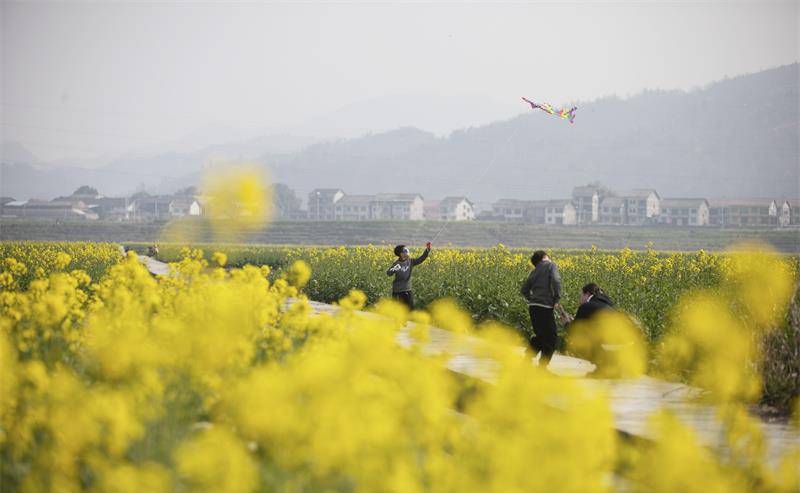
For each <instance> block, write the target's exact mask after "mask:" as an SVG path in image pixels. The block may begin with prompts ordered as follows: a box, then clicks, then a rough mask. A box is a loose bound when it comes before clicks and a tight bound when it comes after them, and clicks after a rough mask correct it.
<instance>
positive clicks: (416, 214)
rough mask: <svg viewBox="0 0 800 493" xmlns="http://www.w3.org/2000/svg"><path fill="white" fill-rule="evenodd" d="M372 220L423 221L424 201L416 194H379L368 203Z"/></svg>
mask: <svg viewBox="0 0 800 493" xmlns="http://www.w3.org/2000/svg"><path fill="white" fill-rule="evenodd" d="M370 217H371V218H372V219H378V220H380V219H400V220H406V221H421V220H423V219H425V201H424V200H423V199H422V196H421V195H420V194H418V193H379V194H377V195H375V196H374V197H373V199H372V201H371V202H370Z"/></svg>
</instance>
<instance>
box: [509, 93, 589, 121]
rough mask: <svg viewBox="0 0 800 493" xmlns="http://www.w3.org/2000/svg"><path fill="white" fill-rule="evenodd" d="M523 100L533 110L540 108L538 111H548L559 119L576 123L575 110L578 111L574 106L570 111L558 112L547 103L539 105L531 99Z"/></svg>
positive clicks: (562, 110)
mask: <svg viewBox="0 0 800 493" xmlns="http://www.w3.org/2000/svg"><path fill="white" fill-rule="evenodd" d="M522 100H523V101H525V102H526V103H528V104H529V105H531V109H534V110H535V109H537V108H538V109H540V110H542V111H546V112H547V113H550V114H551V115H555V116H558V117H560V118H563V119H565V120H569V122H570V123H575V110H577V109H578V107H577V106H573V107H572V108H570V109H569V110H566V109H561V110H556V109H555V108H553V107H552V106H550V105H549V104H547V103H542V104H537V103H534V102H533V101H531V100H529V99H525V98H522Z"/></svg>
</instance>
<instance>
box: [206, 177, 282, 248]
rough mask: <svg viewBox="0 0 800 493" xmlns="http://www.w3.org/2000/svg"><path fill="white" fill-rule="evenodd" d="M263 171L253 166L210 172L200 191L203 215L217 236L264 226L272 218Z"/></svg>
mask: <svg viewBox="0 0 800 493" xmlns="http://www.w3.org/2000/svg"><path fill="white" fill-rule="evenodd" d="M271 190H272V189H271V187H270V186H269V182H268V180H267V179H266V172H265V171H264V170H263V169H261V168H258V167H257V166H255V165H232V166H227V167H224V168H218V169H214V170H211V171H209V172H208V173H207V174H206V176H205V177H204V179H203V185H202V192H203V200H204V201H205V208H206V215H207V216H208V218H209V221H210V222H211V227H212V228H213V230H214V234H215V235H216V236H217V238H218V239H224V240H227V239H232V238H236V237H238V236H239V235H241V234H246V233H249V232H253V231H258V230H260V229H263V228H264V227H265V226H266V225H267V223H268V222H269V220H270V218H271V217H272V191H271Z"/></svg>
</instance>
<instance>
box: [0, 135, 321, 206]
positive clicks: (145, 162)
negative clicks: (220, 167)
mask: <svg viewBox="0 0 800 493" xmlns="http://www.w3.org/2000/svg"><path fill="white" fill-rule="evenodd" d="M318 141H319V140H318V139H313V138H310V137H297V136H292V135H268V136H262V137H257V138H253V139H248V140H245V141H237V142H229V143H226V144H216V145H210V146H206V147H204V148H202V149H200V150H197V151H193V152H184V153H181V152H163V153H160V154H152V155H151V154H131V155H128V156H125V157H121V158H117V159H115V160H113V161H112V162H111V163H109V164H107V165H104V166H99V167H88V168H87V167H83V166H81V165H80V163H78V164H77V165H74V166H71V165H70V164H69V163H68V162H60V163H59V165H57V166H56V165H51V164H47V163H39V162H37V161H35V160H27V161H25V160H20V159H17V160H10V159H5V158H4V159H3V160H2V162H1V163H0V193H2V195H9V196H12V197H15V198H19V199H27V198H32V197H33V198H48V197H55V196H59V195H67V194H69V193H71V192H72V191H73V190H75V188H77V187H79V186H81V185H91V186H93V187H95V188H97V189H98V190H99V191H100V192H101V193H102V194H104V195H121V194H130V193H132V192H134V191H135V190H137V189H141V188H145V189H147V190H149V191H151V192H157V193H164V192H173V191H175V190H176V189H178V188H183V187H185V186H188V185H192V184H197V183H195V182H198V181H199V179H197V178H196V177H199V176H200V175H201V174H202V170H203V169H204V168H206V167H207V166H209V165H212V164H214V163H218V162H225V161H255V160H256V159H257V158H259V157H260V156H263V155H264V153H266V152H270V153H273V154H278V155H280V154H281V153H290V152H298V151H299V150H300V149H302V148H303V147H304V146H306V145H309V144H312V143H314V142H318ZM3 149H4V152H5V149H6V147H5V146H4V148H3ZM12 150H14V148H12ZM15 153H17V154H18V152H17V151H15Z"/></svg>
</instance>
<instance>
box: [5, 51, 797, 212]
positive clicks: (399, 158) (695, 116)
mask: <svg viewBox="0 0 800 493" xmlns="http://www.w3.org/2000/svg"><path fill="white" fill-rule="evenodd" d="M439 99H441V101H438V102H437V98H430V97H427V96H426V97H420V99H419V100H414V99H413V98H410V99H409V98H406V97H400V98H393V97H387V98H378V99H375V100H371V102H370V101H367V102H365V103H359V104H356V105H351V106H349V107H346V108H343V109H342V110H340V111H338V112H333V113H332V114H330V115H328V116H327V117H324V118H320V119H316V120H313V121H311V122H308V123H307V124H305V125H303V126H302V127H301V128H303V129H305V130H307V131H308V132H309V133H303V134H300V133H297V131H296V130H297V129H294V130H293V131H292V135H312V134H313V135H317V138H310V137H294V136H292V135H277V134H276V135H269V136H266V137H259V138H253V139H243V140H241V139H240V140H235V141H231V143H228V144H220V143H218V142H220V141H219V140H216V141H213V140H207V142H209V144H208V145H205V146H203V147H201V148H197V149H196V150H191V151H185V152H174V151H173V152H158V153H152V154H150V153H147V152H144V153H136V154H131V155H127V156H125V157H122V158H119V159H116V160H114V161H112V162H111V163H109V164H108V165H106V166H102V167H99V168H96V169H85V168H82V167H80V166H72V167H55V166H52V165H46V164H43V163H39V162H38V161H37V160H36V159H35V156H34V157H31V155H29V154H30V153H29V152H27V153H26V152H25V149H24V147H22V146H18V145H14V144H4V146H3V159H2V167H1V168H0V195H4V196H7V195H10V196H13V197H15V198H22V199H24V198H28V197H54V196H58V195H67V194H69V193H71V192H72V191H73V190H74V189H75V188H77V187H78V186H80V185H90V186H93V187H95V188H97V189H98V190H99V191H100V192H101V193H103V194H105V195H114V194H122V193H130V192H132V191H134V190H135V189H137V188H140V187H141V186H144V187H145V188H147V189H148V190H149V191H155V192H171V191H174V190H176V189H178V188H183V187H185V186H188V185H196V184H198V183H199V181H200V178H201V175H202V172H203V169H204V168H205V167H207V166H208V165H210V164H213V163H214V162H217V161H223V160H239V159H245V160H252V161H257V162H261V163H263V164H265V165H266V166H268V167H269V168H270V169H271V170H272V174H273V176H274V178H275V179H276V180H277V181H280V182H282V183H286V184H288V185H289V186H291V187H292V188H294V189H296V190H297V192H298V193H299V194H301V195H303V194H305V193H307V192H309V191H310V190H311V189H313V188H315V187H341V188H343V189H345V190H346V191H347V192H350V193H377V192H420V193H422V194H423V196H425V197H429V198H436V197H443V196H446V195H467V196H468V197H470V198H471V199H473V200H475V201H478V202H490V201H493V200H495V199H496V198H499V197H508V198H527V199H545V198H557V197H567V196H569V194H570V192H571V190H572V187H573V186H575V185H579V184H584V183H587V182H592V181H600V182H602V183H604V184H605V185H607V186H609V187H611V188H612V189H617V190H622V189H627V188H643V187H648V188H655V189H656V190H657V191H658V192H659V193H660V194H661V195H662V196H672V197H681V196H685V197H688V196H703V197H721V196H729V197H735V196H744V197H753V196H760V197H782V196H791V197H797V196H800V165H799V164H798V156H800V149H799V147H800V145H799V143H798V141H800V137H799V134H798V132H800V65H799V64H797V63H795V64H792V65H787V66H783V67H779V68H775V69H771V70H766V71H763V72H759V73H755V74H750V75H744V76H740V77H735V78H730V79H725V80H722V81H718V82H715V83H713V84H709V85H708V86H707V87H705V88H702V89H698V90H694V91H691V92H684V91H660V90H648V91H644V92H643V93H641V94H639V95H637V96H634V97H631V98H628V99H625V100H622V99H619V98H616V97H608V98H603V99H600V100H596V101H592V102H585V103H580V102H579V103H577V105H578V112H577V118H576V120H575V124H574V125H570V124H569V123H567V122H566V121H564V120H560V119H558V118H555V117H553V116H550V115H547V114H545V113H543V112H541V111H532V110H530V109H528V108H527V107H526V106H525V105H524V103H522V102H521V101H519V102H517V103H516V104H519V112H520V115H519V116H517V117H514V118H511V119H507V120H504V121H495V122H494V123H489V124H486V125H482V126H472V127H469V128H464V129H462V130H456V131H453V132H452V133H449V135H447V136H442V133H443V132H442V131H441V130H442V129H446V128H453V125H455V123H454V122H462V123H463V124H464V127H468V126H469V125H471V123H469V122H474V123H475V124H477V123H478V122H480V121H482V120H481V119H484V118H488V120H485V121H493V120H495V119H496V118H497V116H494V117H493V116H492V115H493V114H494V113H492V112H493V111H494V112H496V111H498V110H497V109H496V108H497V107H496V106H491V105H490V104H488V103H487V101H486V100H484V99H481V98H474V101H468V102H466V103H464V99H463V98H459V97H452V96H449V95H445V96H442V97H441V98H439ZM370 104H372V105H374V106H373V107H372V109H370ZM426 107H428V108H435V109H436V111H425V110H424V109H425V108H426ZM493 108H494V109H493ZM423 114H424V115H434V116H428V117H427V118H428V119H427V120H424V119H423V120H420V119H419V118H422V116H421V115H423ZM436 115H439V116H441V119H440V120H437V118H438V117H437V116H436ZM495 115H496V114H495ZM470 118H472V119H470ZM406 120H407V121H409V122H420V121H421V122H422V123H421V124H420V123H415V125H416V126H417V127H422V128H426V130H419V129H418V128H413V127H411V126H401V128H397V126H398V125H397V123H396V122H404V121H406ZM392 122H395V123H392ZM448 125H449V126H448ZM387 126H388V127H387ZM315 128H316V129H317V130H314V129H315ZM387 128H388V130H387ZM367 130H372V131H373V132H374V133H367ZM381 130H386V131H381ZM429 130H432V131H433V132H431V131H429ZM337 132H338V133H337ZM365 133H366V134H365ZM205 134H206V133H205V132H200V133H198V134H197V135H195V136H193V137H191V138H189V139H187V140H186V142H184V143H181V144H180V147H182V148H192V147H191V146H192V145H197V143H198V142H203V139H204V138H207V139H210V137H204V135H205ZM323 134H324V135H323ZM348 134H354V135H361V136H359V137H353V138H348V139H338V140H326V141H320V140H319V136H323V137H324V136H330V135H338V136H346V135H348ZM214 142H217V143H214ZM175 145H178V144H175ZM187 146H188V147H187ZM161 150H162V151H163V148H162V149H161ZM7 155H8V156H9V157H6V156H7ZM12 158H13V159H12Z"/></svg>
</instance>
